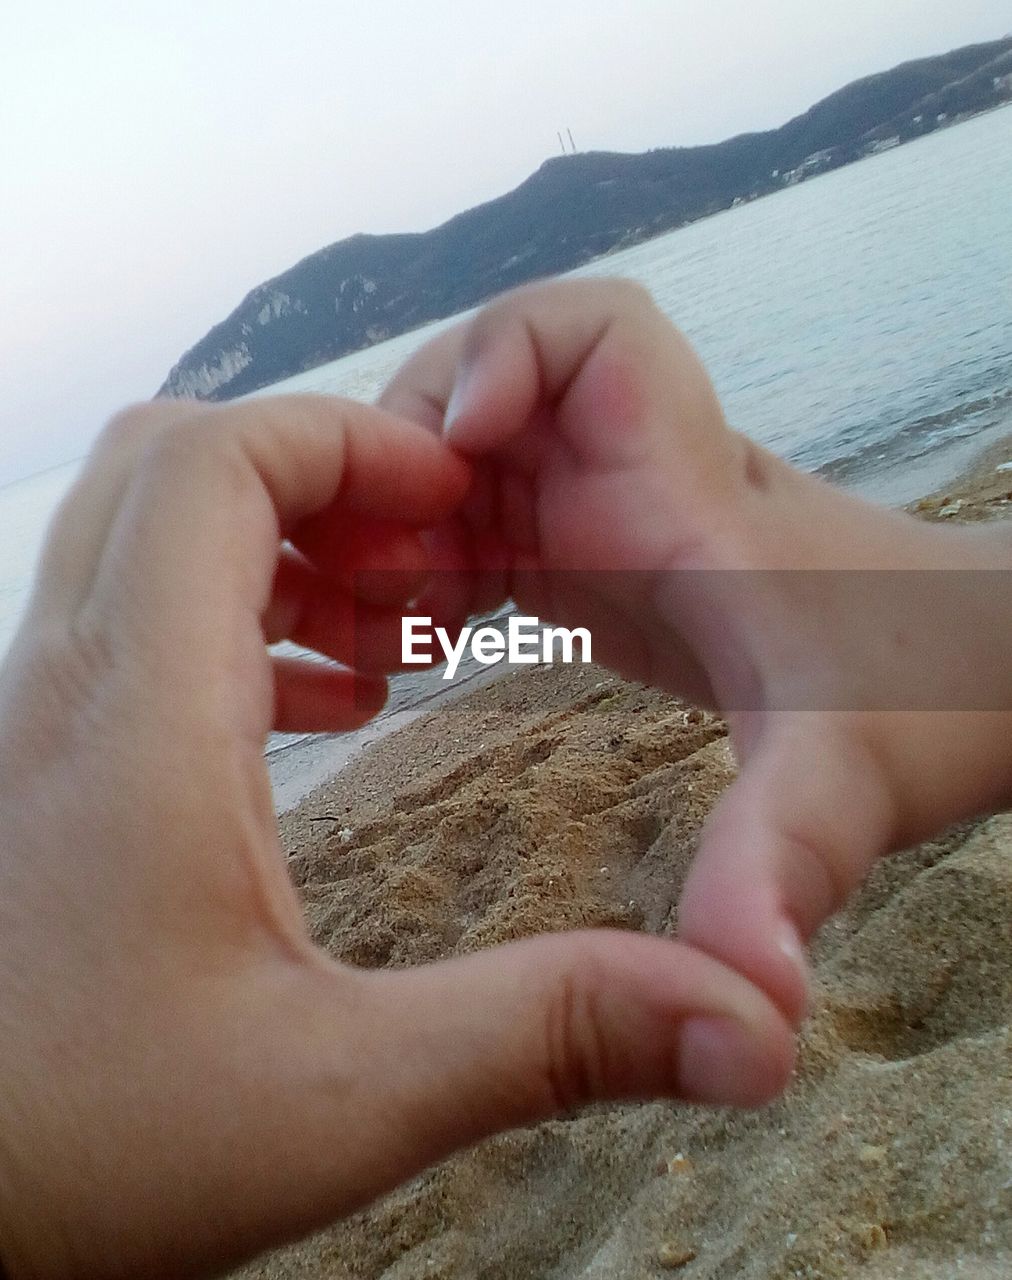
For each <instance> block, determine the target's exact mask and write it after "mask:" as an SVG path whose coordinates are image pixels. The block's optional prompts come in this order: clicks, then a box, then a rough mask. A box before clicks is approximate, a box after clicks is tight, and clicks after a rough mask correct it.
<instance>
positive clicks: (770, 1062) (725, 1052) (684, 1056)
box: [678, 1015, 796, 1108]
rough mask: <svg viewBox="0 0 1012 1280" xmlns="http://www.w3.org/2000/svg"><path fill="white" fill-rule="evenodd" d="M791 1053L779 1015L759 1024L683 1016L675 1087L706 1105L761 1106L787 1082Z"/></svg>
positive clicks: (793, 1050) (786, 1029)
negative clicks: (755, 1026) (756, 1026)
mask: <svg viewBox="0 0 1012 1280" xmlns="http://www.w3.org/2000/svg"><path fill="white" fill-rule="evenodd" d="M795 1055H796V1048H795V1041H794V1037H793V1035H792V1034H791V1031H790V1028H789V1027H788V1026H787V1025H786V1023H785V1022H784V1021H783V1019H782V1018H768V1019H767V1020H766V1025H765V1026H763V1027H762V1028H761V1029H759V1030H757V1029H755V1028H749V1027H745V1026H743V1025H742V1024H740V1023H738V1022H736V1021H735V1020H734V1019H731V1018H727V1017H718V1016H708V1015H703V1016H696V1017H692V1018H688V1019H687V1020H686V1021H685V1022H684V1023H683V1024H682V1030H681V1045H680V1052H679V1068H678V1092H679V1095H680V1096H681V1097H682V1098H684V1099H685V1100H686V1101H687V1102H696V1103H701V1104H705V1105H708V1106H729V1107H745V1108H751V1107H761V1106H765V1105H766V1104H767V1103H768V1102H771V1101H772V1100H773V1099H774V1098H776V1097H778V1096H779V1095H780V1094H781V1093H782V1092H783V1091H784V1089H785V1088H786V1087H787V1084H788V1083H789V1081H790V1079H791V1075H792V1072H793V1069H794V1062H795Z"/></svg>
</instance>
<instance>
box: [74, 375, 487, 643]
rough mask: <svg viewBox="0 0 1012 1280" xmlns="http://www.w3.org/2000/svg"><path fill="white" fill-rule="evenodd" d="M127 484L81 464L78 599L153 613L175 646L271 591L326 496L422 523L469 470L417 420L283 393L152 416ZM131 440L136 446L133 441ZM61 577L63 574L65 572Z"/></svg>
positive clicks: (138, 619)
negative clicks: (284, 535)
mask: <svg viewBox="0 0 1012 1280" xmlns="http://www.w3.org/2000/svg"><path fill="white" fill-rule="evenodd" d="M138 416H139V418H140V419H141V420H142V422H141V426H140V427H139V428H138V429H137V438H138V444H137V447H136V449H135V450H134V451H133V454H132V457H131V459H130V462H129V464H128V465H125V469H126V471H127V479H126V482H125V484H124V485H123V486H122V491H121V492H118V493H117V492H111V491H110V488H109V485H108V484H107V483H106V480H105V477H104V476H103V475H102V469H101V465H100V461H101V449H100V451H99V455H98V456H97V458H96V462H95V465H94V466H89V467H88V468H86V471H85V475H84V476H83V478H82V480H81V482H80V484H79V485H78V488H77V490H76V492H75V494H74V495H73V498H72V501H71V503H70V506H69V508H68V511H67V512H66V513H65V519H64V522H63V526H62V533H63V536H64V538H70V537H72V535H73V528H74V527H75V524H76V519H75V512H76V513H77V514H78V515H79V516H80V518H81V520H82V521H83V522H84V523H86V524H87V525H88V527H89V529H92V530H94V529H95V528H97V527H98V526H100V525H101V524H102V521H103V520H104V523H105V530H106V533H105V538H104V541H103V540H102V539H101V538H96V537H93V538H92V542H91V552H92V554H93V556H94V557H95V559H96V562H95V563H94V565H93V566H92V581H91V582H87V581H86V580H87V578H88V576H89V574H88V566H87V564H81V563H80V562H78V564H77V570H78V572H79V573H80V574H81V582H80V583H78V599H77V600H76V601H68V600H67V599H66V597H65V596H64V597H61V600H62V605H63V607H64V608H66V607H67V606H68V604H70V606H71V607H73V605H74V604H75V603H76V604H80V595H81V593H84V594H87V592H89V591H90V592H91V593H92V594H93V597H94V603H95V606H96V609H98V610H100V611H102V612H104V613H105V614H106V615H108V616H114V617H118V618H119V619H120V620H121V621H123V622H125V621H126V620H127V619H130V618H132V619H133V620H134V622H135V623H143V622H145V621H146V625H147V626H149V627H150V622H151V619H154V618H157V619H158V620H159V621H160V622H161V624H162V627H163V628H164V630H165V631H166V632H168V633H170V634H171V635H172V636H173V639H174V643H175V644H176V645H177V647H178V646H179V645H180V644H184V645H185V644H186V643H187V641H189V643H190V645H191V646H192V647H191V652H192V651H200V644H201V643H202V642H203V643H212V642H213V640H214V637H215V636H216V635H217V636H220V635H221V634H222V631H223V627H222V618H223V615H224V614H226V613H228V612H229V611H231V613H232V614H233V615H234V614H235V613H236V612H241V613H244V614H245V613H248V612H249V611H250V610H253V611H255V612H256V614H257V615H259V614H260V613H261V612H262V611H263V609H264V608H265V607H266V605H267V603H268V600H269V598H270V591H271V586H272V582H273V570H274V563H275V560H276V557H277V545H278V537H279V530H284V529H285V528H286V527H291V526H294V525H298V524H299V523H300V522H302V521H304V520H306V519H307V518H308V517H310V516H312V515H315V514H316V513H318V512H319V511H321V510H323V509H325V508H326V507H327V506H329V505H330V504H332V503H335V502H338V501H339V502H341V503H342V505H345V506H346V507H348V508H349V509H351V510H355V511H359V512H362V513H363V514H367V515H369V516H370V517H372V518H376V519H395V520H399V521H403V522H407V523H414V524H417V525H419V526H423V525H425V524H427V523H431V522H432V521H435V520H438V519H440V518H442V517H443V516H445V515H446V514H447V513H448V512H449V511H450V510H451V509H452V507H453V505H454V503H455V502H456V501H457V500H458V499H459V498H460V497H461V496H462V493H463V491H464V489H465V488H466V484H467V474H466V468H465V467H464V466H463V465H462V464H461V463H460V461H459V460H458V459H455V458H454V457H453V456H452V454H450V453H449V452H448V451H447V450H445V449H444V448H443V447H441V446H440V445H439V443H438V442H436V441H435V440H433V439H432V437H431V436H430V435H428V434H427V433H425V432H424V431H422V430H420V429H419V428H418V427H416V426H414V425H412V424H409V423H406V422H403V421H401V420H398V419H396V418H393V417H392V416H391V415H389V414H385V413H382V412H379V411H377V410H373V409H368V408H365V407H364V406H359V405H353V404H351V403H349V402H345V401H340V400H333V399H330V398H326V397H308V396H297V397H279V398H276V399H273V400H270V399H265V400H259V401H250V402H244V403H242V404H239V405H229V406H225V407H217V406H216V407H215V408H214V409H212V410H207V409H201V411H200V412H199V413H195V414H192V415H190V416H186V417H184V418H182V419H179V418H175V419H172V420H171V421H170V422H169V423H168V424H166V423H165V420H164V413H163V410H162V408H161V407H160V406H159V407H158V408H156V409H155V410H154V411H153V417H154V419H156V421H155V426H154V428H152V429H151V430H149V429H148V425H149V424H148V423H147V420H146V415H145V414H143V413H142V414H140V415H138ZM126 452H129V450H126ZM63 585H64V586H65V585H66V584H63Z"/></svg>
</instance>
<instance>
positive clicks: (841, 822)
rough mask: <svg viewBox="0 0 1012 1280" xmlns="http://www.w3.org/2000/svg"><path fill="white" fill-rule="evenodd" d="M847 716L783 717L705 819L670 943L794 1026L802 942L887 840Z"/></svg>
mask: <svg viewBox="0 0 1012 1280" xmlns="http://www.w3.org/2000/svg"><path fill="white" fill-rule="evenodd" d="M852 723H853V720H852V718H849V717H848V718H846V719H844V718H842V717H841V718H839V719H838V720H837V721H835V722H834V721H833V719H832V717H828V716H825V715H821V714H820V715H816V714H815V713H802V714H798V715H793V716H791V717H784V718H782V719H781V720H780V721H779V722H778V723H777V724H776V725H775V727H774V728H773V729H772V730H771V731H770V732H769V733H768V735H767V739H766V741H764V742H761V743H760V745H759V746H758V748H757V749H756V751H755V754H754V755H753V756H752V757H751V758H750V759H749V761H748V763H747V764H746V766H745V768H744V770H743V772H742V775H741V777H740V778H739V779H738V781H737V782H736V783H735V784H734V785H733V786H732V787H731V788H730V790H729V791H728V793H727V794H726V796H724V798H723V799H722V801H721V802H720V804H719V805H718V806H717V809H716V810H715V811H714V814H713V815H712V817H711V819H710V821H709V822H708V823H707V825H706V827H705V829H704V833H703V839H702V843H701V847H700V851H699V854H698V856H697V858H696V861H695V863H694V864H693V867H692V869H691V871H690V873H689V878H688V880H687V882H686V885H685V889H684V892H683V896H682V900H681V903H680V905H679V929H678V933H679V937H680V938H683V939H684V940H685V941H686V942H689V943H691V944H692V945H693V946H695V947H699V948H700V949H701V950H703V951H706V952H708V953H709V954H710V955H712V956H714V957H716V958H717V959H718V960H721V961H723V962H724V963H725V964H727V965H730V966H731V967H732V968H733V969H735V970H736V971H737V972H738V973H740V974H742V975H743V976H744V977H746V978H748V979H749V981H750V982H753V983H754V984H755V985H756V986H757V987H759V989H760V990H762V991H764V992H766V994H767V995H768V996H769V997H770V998H771V999H772V1000H773V1001H775V1003H776V1004H777V1005H778V1007H779V1008H780V1009H781V1010H782V1011H783V1013H784V1014H785V1016H786V1017H787V1018H788V1019H790V1021H791V1022H792V1023H794V1024H797V1023H798V1022H800V1021H801V1019H802V1018H803V1017H804V1016H805V1013H806V1009H807V1003H808V999H807V972H806V965H805V957H804V950H803V948H804V944H805V943H807V941H808V940H809V939H810V937H811V936H812V934H813V933H814V932H815V930H816V929H817V928H818V927H819V925H821V924H822V923H823V921H825V920H826V919H828V918H829V917H830V916H831V915H832V914H833V913H834V912H836V911H837V910H839V909H840V907H842V906H843V904H844V903H845V902H846V900H847V898H848V897H849V896H850V894H851V893H852V892H853V891H854V889H856V888H857V886H858V885H859V884H860V883H861V881H862V880H863V879H864V877H865V875H866V874H867V872H868V870H869V868H870V867H871V866H872V864H873V862H874V861H875V859H876V858H877V857H878V856H880V855H881V854H882V853H884V852H885V851H886V850H887V848H888V847H889V844H890V839H891V834H892V822H893V805H892V803H891V801H890V799H889V797H888V796H887V795H886V794H885V792H884V790H883V788H882V784H881V783H880V781H879V771H878V769H877V767H876V765H875V761H874V760H873V759H872V758H871V757H870V755H869V753H868V752H867V751H866V750H865V749H864V748H863V747H862V745H861V742H860V739H859V738H858V736H857V735H856V734H855V733H854V732H852V731H851V726H852Z"/></svg>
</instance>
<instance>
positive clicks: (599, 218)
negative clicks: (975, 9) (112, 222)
mask: <svg viewBox="0 0 1012 1280" xmlns="http://www.w3.org/2000/svg"><path fill="white" fill-rule="evenodd" d="M1008 100H1012V37H1008V38H1006V39H1004V40H1000V41H995V42H992V43H990V44H982V45H971V46H968V47H967V48H964V49H958V50H956V51H954V52H952V53H948V54H945V55H943V56H941V57H937V58H927V59H922V60H920V61H917V62H909V63H905V64H904V65H902V66H900V67H896V68H894V69H893V70H892V71H887V72H884V73H882V74H880V75H875V76H870V77H868V78H867V79H864V80H859V81H856V82H855V83H854V84H850V85H848V86H847V87H846V88H844V89H841V90H839V91H838V92H837V93H834V94H832V95H831V96H830V97H828V98H826V99H824V100H823V101H822V102H820V103H818V104H817V105H816V106H814V107H812V108H811V110H809V111H806V112H805V113H804V115H801V116H798V117H797V118H796V119H794V120H791V121H789V122H788V123H787V124H785V125H784V126H783V127H782V128H779V129H775V130H770V131H768V132H765V133H752V134H743V135H741V136H740V137H737V138H731V139H729V140H728V141H726V142H722V143H719V144H717V145H714V146H705V147H688V148H682V147H672V148H665V149H661V150H655V151H649V152H647V153H646V154H644V155H621V154H613V153H606V152H589V153H584V154H582V155H572V156H558V157H556V158H554V159H552V160H548V161H546V162H545V164H543V165H542V166H541V168H540V169H539V170H538V171H537V173H535V174H533V175H532V176H531V177H530V178H528V179H527V181H526V182H524V183H523V184H522V185H521V186H519V187H518V188H517V189H516V190H515V191H511V192H510V193H509V194H508V195H505V196H501V197H500V198H499V199H496V200H492V201H490V202H489V203H488V204H484V205H481V206H479V207H478V208H475V209H471V210H469V211H468V212H466V213H462V214H460V215H458V216H457V217H455V218H452V219H451V220H450V221H449V222H447V223H445V224H444V225H443V226H441V227H437V228H435V229H434V230H432V231H427V232H424V233H420V234H415V235H387V236H368V235H358V236H353V237H352V238H351V239H349V240H343V241H341V242H340V243H338V244H333V245H331V246H330V247H329V248H326V249H321V250H320V251H319V252H318V253H314V254H312V255H311V256H310V257H308V258H305V259H303V261H302V262H300V263H298V264H297V265H296V266H294V267H292V268H291V269H290V270H288V271H285V272H283V273H282V274H281V275H280V276H277V277H276V278H275V279H273V280H269V281H268V282H267V283H266V284H263V285H260V286H259V288H257V289H254V290H253V292H252V293H250V294H248V295H247V297H246V298H244V299H243V301H242V302H241V303H240V304H239V306H238V307H237V308H236V309H235V311H233V312H232V314H231V315H230V316H229V317H228V318H227V319H226V320H224V321H222V323H221V324H218V325H216V326H215V327H214V328H213V329H212V330H211V332H210V333H209V334H207V336H206V337H205V338H203V339H201V341H200V342H198V343H197V344H196V346H194V347H193V348H192V349H191V350H190V351H188V352H187V353H186V355H184V356H183V357H182V359H181V360H180V361H179V363H178V364H177V365H176V366H175V367H174V368H173V369H172V371H171V372H170V374H169V376H168V378H167V379H166V380H165V383H164V385H163V386H162V387H161V389H160V391H159V394H160V395H174V396H181V395H193V396H198V397H200V398H202V399H213V400H227V399H230V398H231V397H233V396H237V395H242V394H244V393H245V392H248V391H253V390H255V389H256V388H258V387H262V386H266V385H269V384H270V383H272V382H276V381H278V380H279V379H281V378H285V377H288V376H290V375H291V374H294V373H298V372H300V371H301V370H304V369H308V368H312V367H314V366H315V365H318V364H322V363H324V362H326V361H328V360H333V359H336V358H337V357H339V356H342V355H345V354H347V353H348V352H350V351H356V350H358V349H360V348H362V347H366V346H369V345H371V344H372V343H375V342H380V341H383V340H384V339H386V338H391V337H394V336H395V335H397V334H399V333H404V332H406V331H407V330H409V329H413V328H416V327H417V326H419V325H421V324H424V323H426V322H427V321H430V320H435V319H439V318H441V317H443V316H448V315H453V314H455V313H456V312H458V311H462V310H465V309H466V308H468V307H472V306H475V305H477V304H478V303H480V302H482V301H483V300H484V299H486V298H488V297H491V296H492V295H493V294H496V293H499V292H501V291H502V290H503V289H507V288H510V287H512V286H515V285H518V284H522V283H524V282H525V281H528V280H533V279H536V278H538V277H542V276H547V275H552V274H554V273H557V272H560V271H566V270H569V269H570V268H573V267H576V266H579V265H580V264H581V263H583V262H587V261H588V260H589V259H591V258H594V257H597V256H598V255H600V254H602V253H606V252H608V251H609V250H612V249H615V248H617V247H621V246H624V245H628V244H633V243H635V242H637V241H639V240H643V239H646V238H648V237H650V236H653V235H657V234H659V233H660V232H663V231H667V230H669V229H671V228H674V227H677V226H681V225H683V224H685V223H687V222H691V221H694V220H696V219H698V218H702V217H706V216H707V215H708V214H711V213H716V212H717V211H719V210H721V209H726V208H728V207H730V206H731V205H733V204H735V203H737V202H741V201H743V200H749V199H754V198H756V197H757V196H760V195H765V194H767V193H768V192H770V191H774V190H776V189H777V188H778V187H781V186H784V185H787V184H791V183H794V182H798V181H802V180H804V179H805V178H808V177H811V176H814V175H815V174H817V173H822V172H826V171H827V170H829V169H833V168H838V167H839V166H840V165H843V164H848V163H850V162H852V161H854V160H858V159H861V158H862V157H863V156H865V155H868V154H871V153H873V152H875V151H877V150H882V149H884V148H886V147H888V146H892V145H896V144H897V143H899V142H905V141H908V140H910V139H912V138H914V137H918V136H920V135H922V134H924V133H928V132H931V131H932V130H934V129H937V128H940V127H943V126H945V125H947V124H950V123H953V122H954V121H957V120H959V119H962V118H966V117H967V116H968V115H972V114H976V113H978V112H980V111H983V110H987V109H989V108H990V107H993V106H995V105H998V104H999V103H1000V102H1002V101H1008Z"/></svg>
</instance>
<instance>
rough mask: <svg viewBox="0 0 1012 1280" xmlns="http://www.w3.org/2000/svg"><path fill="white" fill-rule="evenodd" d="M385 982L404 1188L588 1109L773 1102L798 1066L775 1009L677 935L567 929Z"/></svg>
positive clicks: (380, 1084)
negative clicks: (444, 1165) (487, 1146)
mask: <svg viewBox="0 0 1012 1280" xmlns="http://www.w3.org/2000/svg"><path fill="white" fill-rule="evenodd" d="M369 980H370V982H371V984H372V986H373V998H374V1000H375V1004H374V1010H375V1013H374V1017H373V1019H371V1022H372V1029H371V1031H370V1033H369V1042H370V1043H369V1056H370V1057H372V1058H373V1060H374V1063H375V1073H374V1076H373V1079H374V1081H375V1087H376V1089H377V1091H378V1096H380V1097H382V1099H383V1105H384V1108H385V1110H386V1113H387V1115H388V1116H389V1117H390V1123H389V1125H388V1126H386V1132H387V1134H388V1135H394V1140H395V1142H396V1143H397V1144H399V1150H397V1149H392V1150H391V1151H390V1152H389V1153H388V1154H387V1157H386V1158H387V1159H388V1160H389V1162H390V1163H389V1166H388V1168H387V1169H386V1170H385V1172H384V1174H383V1180H384V1181H386V1182H387V1183H388V1185H392V1183H393V1182H394V1181H400V1180H401V1178H403V1177H404V1176H406V1174H407V1173H410V1172H414V1171H415V1170H416V1169H418V1168H421V1167H423V1166H425V1165H428V1164H429V1163H431V1162H432V1161H434V1160H437V1159H439V1158H441V1157H442V1156H444V1155H446V1154H448V1153H449V1152H450V1151H452V1150H454V1149H456V1148H458V1147H461V1146H464V1145H466V1144H469V1143H472V1142H474V1141H476V1140H478V1139H479V1138H482V1137H485V1136H487V1135H489V1134H492V1133H495V1132H498V1131H500V1130H503V1129H507V1128H511V1127H515V1126H518V1125H525V1124H530V1123H533V1122H535V1121H538V1120H542V1119H545V1118H547V1117H548V1116H552V1115H556V1114H558V1113H560V1112H564V1111H568V1110H570V1109H572V1108H574V1107H577V1106H579V1105H581V1104H585V1103H590V1102H604V1101H610V1100H618V1099H647V1098H656V1097H659V1096H663V1097H676V1098H682V1099H685V1100H687V1101H691V1102H706V1103H717V1104H730V1105H737V1106H757V1105H759V1104H761V1103H764V1102H766V1101H768V1100H769V1099H771V1098H772V1097H774V1096H775V1095H776V1094H778V1093H779V1092H780V1091H781V1090H782V1089H783V1088H784V1086H785V1084H786V1082H787V1080H788V1078H789V1076H790V1072H791V1069H792V1066H793V1060H794V1045H793V1039H792V1036H791V1032H790V1028H789V1027H788V1026H787V1024H786V1022H785V1021H784V1019H783V1018H782V1016H781V1015H780V1014H779V1013H778V1011H777V1010H776V1008H775V1006H774V1005H773V1004H772V1003H771V1002H770V1001H769V1000H768V999H767V998H766V997H765V996H763V995H762V993H761V992H758V991H756V990H755V989H754V988H753V987H752V986H751V985H750V984H749V983H748V982H746V981H745V980H744V979H743V978H741V977H740V976H739V975H738V974H735V973H733V972H732V971H730V970H729V969H727V968H726V967H725V966H724V965H722V964H720V963H719V962H717V961H716V960H714V959H712V958H711V957H709V956H706V955H703V954H702V953H700V952H699V951H697V950H695V949H694V948H693V947H690V946H686V945H684V944H682V943H679V942H675V941H673V940H670V939H660V938H651V937H645V936H642V935H637V934H632V933H621V932H618V931H607V930H601V931H594V932H580V933H567V934H557V935H551V936H545V937H540V938H536V939H528V940H525V941H523V942H518V943H513V944H510V945H508V946H505V947H500V948H497V949H495V950H493V951H489V952H483V953H481V954H479V955H475V956H469V957H465V958H461V959H455V960H451V961H446V962H443V963H440V964H436V965H432V966H429V967H423V968H420V969H413V970H408V971H402V972H388V971H384V972H379V973H375V974H371V975H369ZM363 1048H364V1046H363Z"/></svg>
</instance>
